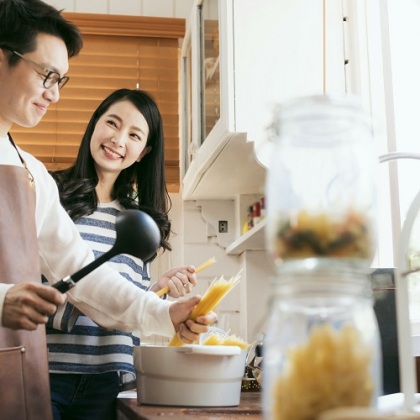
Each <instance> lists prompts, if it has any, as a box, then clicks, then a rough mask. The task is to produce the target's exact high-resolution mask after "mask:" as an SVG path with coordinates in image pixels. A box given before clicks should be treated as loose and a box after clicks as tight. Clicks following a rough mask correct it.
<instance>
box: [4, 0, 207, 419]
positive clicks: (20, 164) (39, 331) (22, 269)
mask: <svg viewBox="0 0 420 420" xmlns="http://www.w3.org/2000/svg"><path fill="white" fill-rule="evenodd" d="M81 46H82V41H81V37H80V33H79V31H78V30H77V28H75V27H74V26H73V25H71V24H70V23H68V22H67V21H65V20H64V19H63V18H62V16H61V15H60V14H59V12H58V11H57V10H56V9H54V8H53V7H51V6H49V5H47V4H45V3H43V2H42V1H41V0H0V192H1V198H0V215H1V219H0V366H1V368H0V381H2V380H3V381H7V382H8V386H7V385H5V384H4V383H3V384H0V386H1V390H2V392H0V407H1V410H2V414H1V417H2V418H3V419H8V418H9V417H10V418H42V419H49V418H51V411H50V408H49V407H46V405H47V404H46V398H47V397H48V403H49V388H48V380H47V377H46V376H45V375H47V374H48V368H47V362H46V353H45V349H46V346H45V337H44V336H45V331H44V329H43V328H41V327H39V324H45V322H46V321H47V317H48V315H51V314H52V313H54V312H55V310H56V307H57V306H58V305H61V304H63V303H64V298H63V296H62V295H61V294H60V293H58V292H57V291H56V290H55V289H53V288H51V287H48V286H43V285H41V284H40V278H41V276H40V275H41V273H42V274H44V275H45V277H46V278H48V279H49V280H50V282H52V283H54V282H56V281H59V280H60V279H62V278H64V277H66V276H67V275H69V274H72V273H74V272H76V271H77V270H78V269H80V268H81V267H83V266H85V265H87V264H88V263H89V262H90V261H92V260H93V258H94V257H93V254H92V252H91V251H90V250H89V249H88V248H87V246H86V244H85V242H84V241H83V240H82V239H81V237H80V236H79V234H78V231H77V229H76V228H75V226H74V224H73V222H72V221H71V220H70V218H69V217H68V216H67V214H66V212H65V211H64V209H63V208H62V207H61V205H60V202H59V197H58V192H57V188H56V184H55V182H54V181H53V180H52V178H51V177H50V176H49V174H48V172H47V171H46V169H45V167H44V166H43V165H42V164H41V163H40V162H38V161H37V160H36V159H35V158H34V157H33V156H31V155H29V154H28V153H25V152H23V151H21V150H20V149H18V148H16V147H15V146H14V144H13V141H12V140H11V138H9V137H8V132H9V130H10V128H11V126H12V124H18V125H20V126H23V127H33V126H35V125H36V124H38V123H39V121H40V120H41V118H42V117H43V116H44V114H45V112H46V111H47V108H48V106H49V105H50V104H52V103H55V102H57V101H58V99H59V95H60V93H59V90H60V88H62V87H63V86H64V84H65V83H66V81H67V79H68V78H67V76H66V74H67V71H68V58H69V57H72V56H74V55H77V53H78V52H79V50H80V48H81ZM174 274H175V273H174ZM177 276H179V277H180V278H181V279H182V281H183V282H185V283H188V282H189V280H193V278H191V277H188V275H186V274H182V273H181V274H177ZM67 298H68V299H69V301H70V302H71V303H73V304H74V305H75V306H76V307H77V308H78V309H79V310H80V311H81V312H83V313H85V314H86V315H87V316H89V317H90V318H91V319H93V320H94V321H95V322H96V323H98V324H99V325H101V326H102V327H104V328H109V329H119V330H124V331H135V330H136V331H140V332H141V333H143V334H154V333H156V334H161V335H166V336H171V335H172V334H174V333H175V330H177V331H178V334H179V336H180V338H181V339H182V340H183V341H184V342H187V343H190V342H192V341H194V340H196V339H197V338H198V334H199V333H201V332H205V331H206V330H207V325H208V324H209V323H211V322H214V320H215V315H214V314H210V315H209V316H206V317H201V318H199V319H198V320H197V322H192V321H188V324H187V323H185V322H184V321H185V320H186V319H187V317H188V315H189V313H190V312H191V310H192V309H193V307H194V306H195V305H196V304H197V303H198V301H199V300H200V298H199V297H193V298H190V299H188V300H184V301H179V302H174V303H172V302H168V301H163V300H160V299H159V298H158V297H157V296H156V294H154V293H153V292H144V291H142V290H140V289H139V288H137V287H136V286H134V285H133V284H131V283H130V282H127V281H126V280H125V279H124V278H123V277H121V276H120V275H119V274H118V273H117V272H116V271H114V270H112V269H110V268H109V267H108V266H105V265H104V266H101V267H99V268H98V269H96V270H95V271H94V272H93V273H91V274H90V275H88V276H86V278H85V279H83V280H82V281H81V282H79V283H78V284H77V286H76V287H74V288H73V289H71V290H70V291H69V292H68V293H67ZM22 329H23V330H28V331H33V332H32V333H29V332H27V331H21V330H22ZM14 330H17V331H14ZM26 343H28V344H26ZM42 351H44V354H42ZM37 352H38V353H37ZM39 353H41V356H37V354H39ZM31 355H35V356H36V360H33V359H32V360H30V359H31ZM6 356H7V359H5V357H6ZM8 360H12V361H13V363H9V362H8ZM5 366H7V369H6V368H3V367H5ZM16 366H18V368H16ZM15 369H19V372H20V374H21V375H20V376H19V373H16V372H15ZM14 372H15V374H14ZM44 372H45V375H44ZM41 376H43V378H44V383H42V381H41ZM22 378H23V380H22V381H23V382H22V381H21V379H22ZM34 378H36V380H37V383H38V385H36V384H34V383H32V384H28V383H27V381H28V380H30V379H34ZM45 379H46V380H45ZM19 387H21V388H19ZM7 388H8V389H9V390H10V392H6V391H5V390H6V389H7ZM22 389H25V390H27V391H28V394H29V396H32V397H34V398H33V399H32V400H31V401H30V402H29V404H27V406H25V407H24V408H23V409H22V410H23V411H19V413H18V412H17V411H16V410H18V406H19V405H22V406H24V405H25V404H23V403H22V401H20V400H19V398H18V397H19V392H20V391H21V390H22ZM26 401H27V402H28V399H27V400H26ZM8 407H9V409H10V410H11V411H9V412H8V411H7V410H8ZM31 416H32V417H31Z"/></svg>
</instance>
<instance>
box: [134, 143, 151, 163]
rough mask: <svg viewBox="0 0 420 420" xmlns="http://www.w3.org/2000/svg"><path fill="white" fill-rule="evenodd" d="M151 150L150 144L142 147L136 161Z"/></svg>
mask: <svg viewBox="0 0 420 420" xmlns="http://www.w3.org/2000/svg"><path fill="white" fill-rule="evenodd" d="M151 150H152V146H147V147H145V148H144V149H143V151H142V152H141V153H140V155H139V157H138V158H137V160H136V162H140V161H141V160H142V159H143V158H144V157H145V156H146V155H147V154H148V153H149V152H150V151H151Z"/></svg>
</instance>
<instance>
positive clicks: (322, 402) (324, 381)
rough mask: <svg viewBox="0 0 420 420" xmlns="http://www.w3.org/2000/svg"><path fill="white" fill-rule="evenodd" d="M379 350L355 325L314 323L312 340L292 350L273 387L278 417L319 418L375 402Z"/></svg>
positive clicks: (295, 419) (274, 410)
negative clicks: (375, 362)
mask: <svg viewBox="0 0 420 420" xmlns="http://www.w3.org/2000/svg"><path fill="white" fill-rule="evenodd" d="M373 357H374V349H373V347H372V346H371V345H370V344H367V343H365V342H364V341H363V339H362V336H361V334H360V332H359V331H358V330H357V329H356V328H354V327H353V326H352V325H350V324H345V325H343V326H342V327H341V328H340V329H338V330H337V329H334V328H333V327H332V326H331V325H330V324H328V323H326V324H323V325H320V326H315V327H313V329H312V331H311V334H310V336H309V337H308V341H307V343H306V344H304V345H301V346H297V347H293V348H290V349H288V351H287V355H286V360H285V365H284V369H283V370H282V372H281V374H280V375H279V376H278V377H277V378H276V379H275V380H274V381H273V385H272V389H271V391H270V392H271V401H272V404H273V406H272V418H273V419H275V420H315V419H316V418H317V416H318V415H319V414H320V413H322V412H323V411H325V410H328V409H331V408H336V407H369V406H370V405H371V401H372V397H373V395H374V391H375V381H374V378H373V376H372V373H371V364H372V359H373Z"/></svg>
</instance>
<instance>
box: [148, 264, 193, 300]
mask: <svg viewBox="0 0 420 420" xmlns="http://www.w3.org/2000/svg"><path fill="white" fill-rule="evenodd" d="M196 284H197V276H196V274H195V267H194V266H193V265H186V266H183V267H175V268H172V269H171V270H169V271H167V272H166V273H165V274H164V275H163V276H162V277H161V278H160V279H159V280H158V281H157V283H155V284H154V285H153V286H152V287H151V288H150V290H151V291H152V292H157V291H158V290H161V289H163V288H164V287H166V286H168V287H169V292H168V295H169V296H170V297H172V298H179V297H181V296H185V295H186V294H187V293H190V292H191V290H192V288H193V287H194V286H195V285H196Z"/></svg>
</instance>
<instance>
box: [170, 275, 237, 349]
mask: <svg viewBox="0 0 420 420" xmlns="http://www.w3.org/2000/svg"><path fill="white" fill-rule="evenodd" d="M239 279H240V276H239V273H238V274H237V275H236V276H234V277H231V278H230V279H229V280H225V279H224V277H223V276H222V277H220V278H219V279H214V280H213V282H212V283H211V285H210V286H209V288H208V289H207V291H206V293H204V296H203V297H202V298H201V300H200V302H198V304H197V306H196V307H195V308H194V309H193V311H192V312H191V315H190V316H189V317H188V319H192V320H193V321H196V320H197V318H198V317H199V316H202V315H207V314H208V313H209V312H210V311H212V310H213V309H214V308H215V307H216V305H218V303H219V302H220V301H221V300H222V299H223V298H224V297H225V296H226V295H227V293H228V292H229V291H231V290H232V289H233V288H234V287H235V286H236V285H237V284H238V282H239ZM182 345H183V343H182V341H181V340H180V339H179V337H178V335H177V334H175V335H174V336H173V338H172V340H171V341H170V343H169V344H168V346H174V347H179V346H182Z"/></svg>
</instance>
